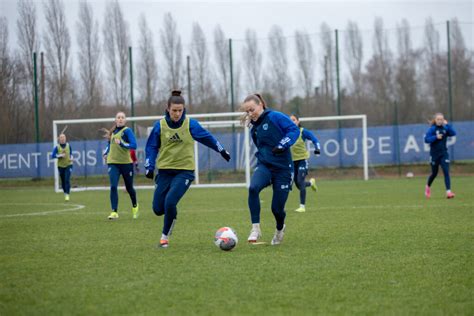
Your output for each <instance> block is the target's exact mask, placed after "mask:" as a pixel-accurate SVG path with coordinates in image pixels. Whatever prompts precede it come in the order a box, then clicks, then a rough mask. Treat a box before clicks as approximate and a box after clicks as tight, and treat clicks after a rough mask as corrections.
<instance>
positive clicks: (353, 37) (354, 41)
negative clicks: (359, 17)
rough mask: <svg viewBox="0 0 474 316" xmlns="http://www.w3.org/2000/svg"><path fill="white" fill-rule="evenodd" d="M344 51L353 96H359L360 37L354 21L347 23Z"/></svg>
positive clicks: (360, 72)
mask: <svg viewBox="0 0 474 316" xmlns="http://www.w3.org/2000/svg"><path fill="white" fill-rule="evenodd" d="M344 39H345V40H344V43H345V51H346V54H345V56H346V63H347V66H348V67H349V71H350V74H351V78H352V83H353V85H354V86H353V90H354V93H355V95H357V96H360V94H361V93H362V61H363V50H362V45H363V43H362V35H361V33H360V30H359V26H358V25H357V23H356V22H354V21H349V22H348V23H347V29H346V32H345V38H344Z"/></svg>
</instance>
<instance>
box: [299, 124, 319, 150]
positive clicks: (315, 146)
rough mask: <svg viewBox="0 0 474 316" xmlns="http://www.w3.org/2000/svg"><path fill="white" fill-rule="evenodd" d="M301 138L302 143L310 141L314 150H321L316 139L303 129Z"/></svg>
mask: <svg viewBox="0 0 474 316" xmlns="http://www.w3.org/2000/svg"><path fill="white" fill-rule="evenodd" d="M301 136H302V137H303V141H306V140H310V141H311V142H312V143H313V144H314V148H316V149H319V150H321V145H320V144H319V140H318V138H317V137H316V136H315V135H314V134H313V133H311V132H310V131H309V130H307V129H306V128H303V133H302V135H301Z"/></svg>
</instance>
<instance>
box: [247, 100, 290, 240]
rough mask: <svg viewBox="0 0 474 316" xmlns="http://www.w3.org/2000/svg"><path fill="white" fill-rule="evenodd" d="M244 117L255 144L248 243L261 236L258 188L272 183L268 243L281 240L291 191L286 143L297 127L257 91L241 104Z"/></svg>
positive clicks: (249, 199) (250, 190) (288, 145)
mask: <svg viewBox="0 0 474 316" xmlns="http://www.w3.org/2000/svg"><path fill="white" fill-rule="evenodd" d="M242 109H243V111H245V112H246V116H245V117H244V118H243V121H244V122H246V123H249V124H250V125H251V126H252V129H251V131H250V133H251V135H252V140H253V142H254V144H255V146H257V149H258V151H257V153H256V154H255V155H256V157H257V167H256V168H255V172H254V174H253V175H252V179H251V182H250V187H249V198H248V204H249V209H250V217H251V221H252V230H251V231H250V236H249V237H248V242H250V243H254V242H257V240H258V239H259V238H260V237H261V236H262V233H261V229H260V209H261V208H260V197H259V195H260V191H262V190H263V189H264V188H265V187H267V186H269V185H270V184H272V188H273V197H272V213H273V216H274V217H275V220H276V231H275V234H274V236H273V239H272V242H271V244H272V245H278V244H280V243H281V242H282V241H283V235H284V233H285V217H286V213H285V203H286V200H287V199H288V194H289V192H290V190H291V185H292V178H293V161H292V159H291V152H290V150H289V148H290V146H291V145H293V144H294V143H295V142H296V139H297V138H298V135H299V130H298V127H297V126H296V125H295V124H294V123H293V122H292V121H291V120H290V118H289V117H288V116H286V115H285V114H283V113H281V112H277V111H272V110H270V109H267V107H266V104H265V101H264V100H263V98H262V96H261V95H259V94H251V95H249V96H248V97H246V98H245V100H244V102H243V104H242Z"/></svg>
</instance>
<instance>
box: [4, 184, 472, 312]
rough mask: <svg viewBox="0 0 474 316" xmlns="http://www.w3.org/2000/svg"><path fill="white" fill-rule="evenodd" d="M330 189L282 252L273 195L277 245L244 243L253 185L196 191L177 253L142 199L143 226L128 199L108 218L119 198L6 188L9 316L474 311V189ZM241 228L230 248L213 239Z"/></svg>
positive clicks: (323, 188)
mask: <svg viewBox="0 0 474 316" xmlns="http://www.w3.org/2000/svg"><path fill="white" fill-rule="evenodd" d="M424 181H425V179H421V178H419V179H400V180H371V181H369V182H363V181H321V182H319V183H318V185H319V192H317V193H313V192H312V191H311V190H308V202H307V211H306V213H295V212H293V209H295V208H296V207H297V206H298V191H297V190H295V189H294V191H293V192H292V193H291V195H290V199H289V201H288V203H287V221H286V222H287V231H286V235H285V240H284V243H283V244H282V245H280V246H270V245H269V241H270V240H271V238H272V235H273V232H274V219H273V216H272V214H271V211H270V202H271V191H270V190H269V189H266V190H265V191H264V192H263V193H262V195H261V199H262V200H263V202H262V206H263V210H262V221H261V225H262V229H263V240H264V241H267V242H268V243H267V244H266V245H259V246H251V245H248V244H247V243H246V238H247V235H248V233H249V229H250V223H249V221H250V220H249V212H248V209H247V202H246V201H247V193H246V190H244V189H191V190H190V191H189V192H188V193H187V194H186V196H185V198H184V199H183V200H182V201H181V203H180V205H179V207H178V209H179V214H178V223H177V225H176V227H175V230H174V232H173V236H172V238H171V240H170V248H169V249H157V248H156V245H157V243H158V240H159V237H160V234H161V228H162V221H163V219H162V217H156V216H155V215H154V214H153V213H152V212H151V207H150V206H151V199H152V191H151V190H141V191H138V198H139V203H140V209H141V215H140V218H139V219H138V220H132V218H131V213H130V201H129V199H128V196H127V195H126V194H125V193H124V192H123V191H121V193H120V202H119V203H120V204H119V206H120V210H119V214H120V219H119V220H118V221H115V222H109V221H107V220H106V217H107V215H108V213H109V197H108V194H109V192H108V191H97V192H78V193H72V195H71V201H70V202H69V203H64V202H63V196H62V194H55V193H53V192H52V190H51V189H49V188H48V189H46V188H36V189H33V188H24V189H18V188H17V189H2V190H1V192H0V232H1V246H0V315H17V314H28V315H30V314H31V315H34V314H37V315H57V314H64V315H76V314H77V315H90V314H101V315H114V314H148V315H167V314H169V315H190V314H202V315H218V314H230V315H279V314H285V315H288V314H291V315H304V314H426V315H432V314H450V315H454V314H455V315H472V314H473V313H474V260H473V256H474V238H473V237H474V233H473V232H474V194H473V193H474V180H473V178H470V177H457V178H454V179H453V187H454V191H455V192H456V194H457V196H456V198H455V199H454V200H446V199H445V198H444V191H443V184H442V179H437V180H436V182H435V183H434V188H433V196H432V198H431V200H426V199H425V198H424V197H423V188H424ZM221 226H231V227H233V228H234V229H235V230H236V231H237V234H238V236H239V238H240V243H239V244H238V245H237V247H236V248H235V249H234V250H233V251H231V252H224V251H221V250H219V249H218V248H217V247H216V246H215V245H214V244H213V236H214V233H215V231H216V230H217V229H218V228H219V227H221Z"/></svg>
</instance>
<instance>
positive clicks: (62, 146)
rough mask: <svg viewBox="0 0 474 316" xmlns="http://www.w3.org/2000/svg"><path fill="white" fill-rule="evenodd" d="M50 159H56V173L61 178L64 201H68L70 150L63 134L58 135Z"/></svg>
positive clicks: (70, 170)
mask: <svg viewBox="0 0 474 316" xmlns="http://www.w3.org/2000/svg"><path fill="white" fill-rule="evenodd" d="M51 158H53V159H58V172H59V177H60V178H61V187H62V189H63V192H64V200H65V201H69V193H70V191H71V172H72V149H71V145H69V143H68V142H67V140H66V135H65V134H61V135H59V137H58V145H57V146H56V147H54V149H53V152H52V153H51Z"/></svg>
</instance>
